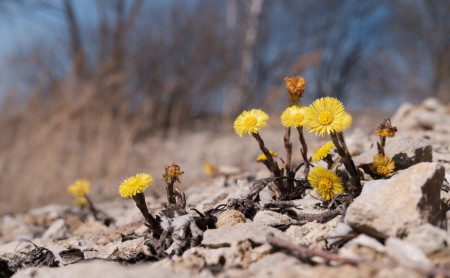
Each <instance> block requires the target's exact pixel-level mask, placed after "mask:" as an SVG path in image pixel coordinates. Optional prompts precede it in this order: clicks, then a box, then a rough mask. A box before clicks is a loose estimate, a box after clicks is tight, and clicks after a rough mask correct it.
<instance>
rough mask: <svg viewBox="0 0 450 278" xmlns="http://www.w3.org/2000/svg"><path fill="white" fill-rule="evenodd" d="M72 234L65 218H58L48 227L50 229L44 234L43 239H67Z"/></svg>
mask: <svg viewBox="0 0 450 278" xmlns="http://www.w3.org/2000/svg"><path fill="white" fill-rule="evenodd" d="M69 235H70V230H69V227H68V226H67V224H66V222H65V221H64V219H58V220H56V221H55V222H53V224H52V225H51V226H50V227H48V229H47V230H46V231H45V232H44V234H43V235H42V239H53V240H61V239H66V238H68V237H69Z"/></svg>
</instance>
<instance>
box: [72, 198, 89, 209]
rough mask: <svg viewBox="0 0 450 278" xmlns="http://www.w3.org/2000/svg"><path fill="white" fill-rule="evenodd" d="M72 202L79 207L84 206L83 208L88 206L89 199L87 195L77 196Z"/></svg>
mask: <svg viewBox="0 0 450 278" xmlns="http://www.w3.org/2000/svg"><path fill="white" fill-rule="evenodd" d="M72 203H73V204H74V205H75V206H79V207H82V208H83V207H87V205H88V201H87V199H86V197H83V196H81V197H76V198H75V199H73V201H72Z"/></svg>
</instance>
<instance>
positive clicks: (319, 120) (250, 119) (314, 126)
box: [234, 97, 352, 137]
mask: <svg viewBox="0 0 450 278" xmlns="http://www.w3.org/2000/svg"><path fill="white" fill-rule="evenodd" d="M268 119H269V116H268V115H267V114H266V113H265V112H264V111H262V110H261V109H252V110H250V111H244V112H242V114H241V115H239V116H238V117H237V119H236V120H235V122H234V131H235V132H236V134H237V135H239V136H241V137H242V135H244V134H245V133H247V134H252V133H257V132H258V131H259V130H260V129H261V128H263V127H265V126H266V122H267V120H268ZM281 123H282V124H283V126H285V127H291V126H293V127H300V126H306V127H307V128H308V131H309V132H315V134H316V135H317V134H318V135H320V136H321V137H323V135H324V133H325V132H326V133H327V134H330V133H331V132H341V131H343V130H345V129H346V128H348V127H349V126H350V124H351V123H352V117H351V116H350V114H348V113H346V112H345V109H344V105H343V104H342V103H341V102H340V101H339V100H337V99H336V98H332V97H324V98H320V99H317V100H316V101H314V102H313V103H312V104H311V105H310V106H308V107H307V106H299V105H294V106H290V107H288V108H287V109H286V110H284V112H283V113H282V114H281Z"/></svg>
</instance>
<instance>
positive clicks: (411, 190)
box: [0, 99, 450, 277]
mask: <svg viewBox="0 0 450 278" xmlns="http://www.w3.org/2000/svg"><path fill="white" fill-rule="evenodd" d="M391 120H392V123H393V124H394V125H396V126H397V127H398V129H399V132H398V134H397V136H396V137H395V138H393V139H391V140H389V139H388V141H387V143H386V150H385V151H386V154H388V155H389V156H391V157H392V158H393V160H394V161H395V163H396V165H397V166H398V169H396V172H395V174H394V175H393V176H392V177H390V178H389V179H380V180H373V179H372V178H371V177H370V176H369V175H365V176H364V177H365V180H364V181H363V183H364V188H363V192H362V194H361V195H360V196H359V197H357V198H355V199H354V200H348V199H345V198H342V199H336V200H335V202H334V203H333V202H332V203H330V204H328V206H323V204H322V202H321V201H320V200H319V199H318V198H317V196H316V195H315V192H314V191H309V192H307V194H306V195H305V197H304V198H302V199H298V200H292V201H288V202H283V203H280V202H275V201H274V200H273V199H272V197H271V195H270V191H269V190H268V188H267V187H262V188H260V190H258V191H257V192H256V193H255V191H254V190H255V188H256V187H258V186H259V185H261V184H258V183H254V182H253V180H252V178H251V177H245V178H244V177H237V178H236V179H235V178H234V177H233V176H231V177H228V181H227V186H224V184H225V180H224V179H225V178H224V177H216V178H214V179H211V180H208V181H206V182H204V183H202V184H198V185H197V186H195V187H191V188H189V189H188V190H187V191H186V192H185V193H186V197H187V208H195V209H197V210H198V211H199V212H205V211H208V210H210V213H211V215H213V216H214V217H217V222H216V226H217V227H216V228H215V229H207V230H206V231H204V232H203V234H202V237H201V242H200V244H199V245H197V244H195V245H196V246H195V247H192V248H190V249H187V250H186V251H185V252H184V253H182V254H171V255H167V257H166V258H161V256H159V257H158V256H156V255H155V252H152V250H151V248H150V247H149V243H148V242H149V240H150V239H149V236H148V234H149V231H148V229H147V227H146V226H145V225H143V219H142V215H141V214H140V213H139V210H138V209H137V208H136V206H135V205H134V203H133V202H132V201H128V200H118V201H114V202H107V203H102V204H98V207H99V209H101V210H102V211H103V212H105V213H106V214H107V215H109V216H112V217H113V218H114V219H115V223H113V224H111V225H109V226H106V225H104V224H103V223H102V222H99V221H96V220H95V219H94V218H93V217H92V216H91V215H90V214H89V213H88V212H87V211H83V210H81V209H77V208H74V207H69V206H47V207H42V208H39V209H34V210H31V211H30V212H28V213H27V214H20V215H9V216H5V217H4V218H3V219H2V222H1V230H0V231H1V238H0V277H9V276H11V275H13V276H14V277H81V276H84V277H97V276H108V277H144V276H149V275H150V274H151V276H152V277H171V276H176V277H247V276H251V277H297V276H299V275H301V276H302V277H322V276H332V277H369V276H370V277H426V276H438V277H450V247H449V245H450V233H449V230H448V226H449V225H448V221H449V220H450V212H449V208H450V193H449V192H448V189H449V188H450V187H449V184H448V181H450V140H449V138H450V106H447V107H446V106H443V105H442V104H440V103H439V102H437V101H436V100H434V99H428V100H426V101H425V102H424V103H423V104H422V105H420V106H412V105H409V104H405V105H403V106H402V107H400V108H399V110H398V111H397V113H396V114H395V115H394V117H393V118H392V119H391ZM374 142H376V137H375V136H374V135H366V134H363V132H362V131H360V130H358V129H356V130H354V132H353V133H352V134H349V136H348V137H347V143H348V145H349V148H350V150H351V152H352V153H353V154H354V160H355V163H356V164H357V165H359V166H360V167H361V169H362V170H364V169H365V168H366V166H367V165H368V164H369V163H371V160H372V158H373V155H374V154H375V153H376V146H375V144H374ZM231 172H232V171H231ZM231 174H232V173H230V175H231ZM264 176H267V173H264V172H263V173H258V174H257V178H259V177H264ZM240 200H241V201H240ZM242 200H247V201H242ZM147 203H148V206H149V208H150V211H151V212H152V213H153V214H157V213H160V212H161V210H162V209H164V207H165V204H166V200H164V199H157V198H154V197H150V196H148V198H147ZM220 205H222V206H220ZM213 208H218V209H217V210H213V211H211V209H213ZM188 212H189V213H190V214H191V215H188V218H189V219H194V217H198V213H196V212H195V211H192V210H191V211H190V210H188ZM185 218H186V217H185ZM197 219H198V218H197ZM173 226H175V224H173ZM449 228H450V227H449ZM189 231H192V230H189ZM189 236H190V235H189V233H188V234H183V235H180V237H179V238H177V239H179V240H183V239H184V238H189Z"/></svg>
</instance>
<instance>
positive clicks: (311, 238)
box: [285, 216, 341, 249]
mask: <svg viewBox="0 0 450 278" xmlns="http://www.w3.org/2000/svg"><path fill="white" fill-rule="evenodd" d="M340 218H341V217H340V216H337V217H335V218H333V219H332V220H330V221H328V222H327V223H317V222H316V221H313V222H308V223H306V224H305V225H302V226H295V225H293V226H290V227H289V228H288V229H287V230H286V232H285V233H286V234H287V235H289V236H291V237H292V238H294V239H295V241H296V242H297V243H300V244H305V245H307V246H310V247H311V248H315V249H322V248H323V247H325V240H323V239H324V238H325V237H327V236H328V235H329V234H330V232H331V231H332V230H333V229H334V228H335V227H336V225H337V224H338V223H339V220H340Z"/></svg>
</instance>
